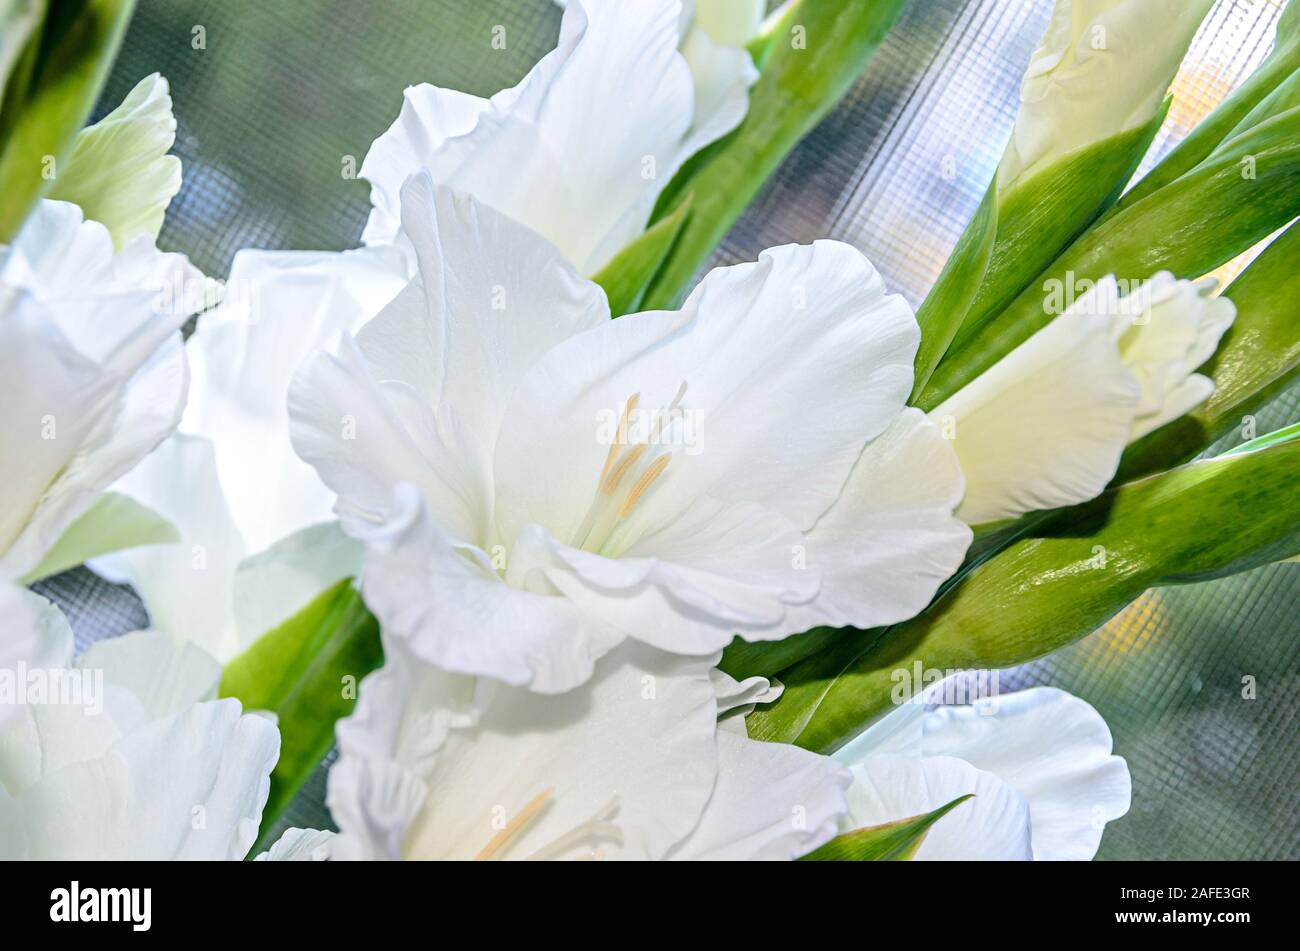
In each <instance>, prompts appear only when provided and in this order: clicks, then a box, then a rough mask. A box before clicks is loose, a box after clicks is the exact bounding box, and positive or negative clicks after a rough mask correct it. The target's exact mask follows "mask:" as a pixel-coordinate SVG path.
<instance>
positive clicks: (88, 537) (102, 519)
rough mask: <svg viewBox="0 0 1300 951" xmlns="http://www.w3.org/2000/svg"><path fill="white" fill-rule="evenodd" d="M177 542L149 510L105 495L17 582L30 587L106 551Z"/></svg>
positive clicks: (123, 498) (171, 530) (117, 496)
mask: <svg viewBox="0 0 1300 951" xmlns="http://www.w3.org/2000/svg"><path fill="white" fill-rule="evenodd" d="M180 540H181V536H180V534H179V533H178V532H177V531H176V527H175V526H174V525H172V523H171V522H169V521H167V519H165V518H163V517H162V516H161V515H159V514H158V513H157V512H155V511H154V510H153V509H151V508H149V507H148V506H145V505H142V504H140V503H139V502H137V501H136V500H135V499H133V498H131V497H130V496H127V495H121V494H120V493H117V492H105V493H104V494H103V495H101V496H100V497H99V500H98V501H97V502H96V503H95V504H94V505H92V506H91V507H90V508H89V509H88V510H87V511H86V512H84V513H83V514H82V515H81V516H80V517H78V518H77V520H76V521H74V522H73V523H72V524H71V525H69V526H68V527H67V529H66V530H65V531H64V532H63V534H62V535H61V536H59V540H58V541H57V542H55V543H54V545H53V547H52V548H50V550H49V551H47V552H46V553H45V557H44V558H42V559H41V563H40V564H39V565H37V566H36V567H35V568H33V569H32V570H31V571H30V572H29V573H28V574H27V575H26V576H24V577H23V578H22V579H21V583H22V584H33V583H35V582H37V581H40V580H41V579H42V578H48V577H50V575H57V574H58V573H59V572H60V571H67V570H68V569H69V568H75V567H77V565H81V564H85V563H86V562H87V561H89V560H90V559H91V558H95V557H97V556H99V555H107V554H109V553H110V552H115V551H124V550H126V549H128V548H139V547H140V546H141V545H167V544H172V543H175V542H178V541H180Z"/></svg>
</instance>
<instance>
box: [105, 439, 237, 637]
mask: <svg viewBox="0 0 1300 951" xmlns="http://www.w3.org/2000/svg"><path fill="white" fill-rule="evenodd" d="M117 487H118V489H119V490H120V491H123V492H125V493H127V494H129V495H131V496H132V497H134V498H137V499H139V500H141V501H142V502H144V503H145V504H147V505H149V506H150V507H151V508H153V509H154V510H155V511H156V512H158V513H159V514H161V515H162V516H163V517H164V518H167V519H168V520H169V521H171V523H172V524H173V525H174V526H175V527H176V529H177V531H178V532H179V533H180V536H181V540H180V542H179V543H178V544H170V545H147V546H143V547H140V548H132V549H128V550H127V551H122V552H117V553H116V554H113V555H109V556H107V557H105V558H98V559H95V561H94V562H93V563H92V567H93V568H94V569H95V570H96V571H97V572H99V573H100V574H102V575H104V576H105V577H108V578H109V579H110V580H114V581H129V582H130V583H131V585H132V586H133V587H134V588H135V589H136V591H137V593H139V595H140V597H141V599H142V600H143V601H144V605H145V610H147V611H148V612H149V619H150V622H151V624H152V626H153V627H155V628H157V629H159V630H163V631H167V632H168V633H170V634H173V635H174V636H176V637H178V638H183V639H184V640H187V641H190V642H192V643H194V644H197V645H198V646H199V647H201V648H203V649H204V650H205V651H207V652H208V653H209V654H211V655H213V656H214V657H216V658H218V659H219V660H223V661H224V660H228V659H229V658H231V657H233V656H235V654H237V653H238V652H239V650H240V649H241V648H242V647H243V646H246V645H243V644H241V643H240V641H239V636H238V632H237V631H236V629H235V624H234V601H233V600H232V597H233V585H234V575H235V571H236V569H237V567H238V566H239V563H240V561H241V560H242V559H243V557H244V543H243V539H242V538H241V537H240V534H239V531H238V529H237V528H236V527H235V524H234V521H233V519H232V518H231V516H230V512H229V510H228V509H227V507H226V504H225V495H224V494H223V493H222V491H221V484H220V479H219V477H218V475H217V470H216V463H215V461H214V458H213V451H212V445H211V444H210V443H209V442H208V441H207V440H205V439H201V438H199V437H196V436H187V435H184V434H177V435H176V436H174V437H173V438H171V439H169V440H167V441H166V442H165V443H163V444H162V445H161V446H159V447H158V449H157V450H156V451H155V452H153V453H152V454H150V455H149V456H148V457H147V458H146V459H144V461H143V462H141V463H140V464H139V465H138V466H136V467H135V468H134V469H133V470H131V472H129V473H128V474H127V475H126V476H125V477H123V478H122V479H121V481H120V482H119V483H118V486H117ZM259 633H260V632H259Z"/></svg>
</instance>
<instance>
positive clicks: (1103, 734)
mask: <svg viewBox="0 0 1300 951" xmlns="http://www.w3.org/2000/svg"><path fill="white" fill-rule="evenodd" d="M924 730H925V739H924V744H925V752H926V755H927V756H931V755H940V756H955V757H959V758H961V759H963V760H965V761H967V762H969V763H971V764H972V765H973V766H975V767H976V768H977V769H980V770H985V771H987V772H990V773H994V774H996V775H997V776H998V777H999V778H1000V779H1001V780H1002V781H1003V782H1005V783H1006V784H1008V785H1009V786H1011V787H1013V788H1014V789H1015V790H1016V791H1017V792H1019V793H1020V795H1022V796H1023V797H1024V798H1025V799H1026V800H1027V801H1028V803H1029V814H1030V822H1031V825H1032V827H1033V852H1034V858H1035V859H1039V860H1043V859H1074V860H1082V861H1086V860H1088V859H1091V858H1092V857H1093V856H1094V855H1096V854H1097V848H1098V846H1099V845H1100V844H1101V836H1102V832H1103V831H1104V830H1105V827H1106V823H1107V822H1112V821H1114V820H1115V819H1118V818H1119V817H1120V816H1122V815H1124V814H1125V813H1126V812H1128V808H1129V802H1130V798H1131V794H1132V785H1133V784H1132V780H1131V778H1130V776H1129V771H1128V765H1127V764H1126V763H1125V762H1124V760H1123V759H1122V758H1120V757H1118V756H1112V755H1111V737H1110V730H1109V729H1107V727H1106V722H1105V721H1104V720H1103V719H1102V718H1101V716H1100V715H1099V714H1098V713H1097V711H1096V710H1094V709H1093V708H1092V707H1091V706H1089V705H1088V704H1087V703H1086V702H1085V701H1083V700H1080V699H1079V698H1078V697H1073V696H1071V695H1070V694H1068V693H1066V692H1065V691H1063V690H1057V689H1056V688H1054V687H1034V688H1032V689H1029V690H1022V691H1019V692H1017V693H1012V694H1007V695H1005V696H1001V697H997V698H993V699H991V700H987V701H983V702H981V703H980V704H979V705H977V706H948V707H940V708H938V709H937V710H935V711H934V712H933V713H931V714H929V715H927V717H926V720H925V727H924Z"/></svg>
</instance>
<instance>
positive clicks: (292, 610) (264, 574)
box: [233, 522, 365, 644]
mask: <svg viewBox="0 0 1300 951" xmlns="http://www.w3.org/2000/svg"><path fill="white" fill-rule="evenodd" d="M364 554H365V552H364V550H363V548H362V546H361V545H360V544H359V543H358V542H356V541H354V540H353V539H351V538H349V537H348V536H347V535H345V534H344V533H343V529H342V527H341V526H340V525H339V523H338V522H323V523H321V524H320V525H312V526H310V527H308V528H304V529H303V530H302V531H300V532H295V533H294V534H292V535H289V536H288V537H286V538H282V539H281V540H280V541H278V542H276V543H275V544H274V545H272V546H271V547H270V548H268V549H266V551H263V552H259V553H258V554H256V555H253V556H251V557H249V558H245V559H244V560H243V561H242V562H240V563H239V567H238V568H237V569H236V571H235V577H234V586H233V594H234V612H235V628H236V630H238V631H239V640H240V643H241V644H251V643H252V642H253V641H254V640H256V639H257V638H258V637H260V636H261V635H262V634H264V633H266V632H267V631H269V630H271V629H272V628H275V627H278V626H279V625H281V624H283V623H284V622H285V621H287V620H289V618H291V617H293V616H294V615H295V614H297V613H298V612H299V611H301V610H302V609H303V608H304V607H306V606H307V605H308V604H310V603H311V602H312V601H313V600H315V598H316V597H317V596H318V595H320V594H321V592H323V591H325V589H327V588H329V587H331V586H333V585H335V584H337V583H338V582H340V581H342V580H343V579H344V578H355V577H359V576H360V574H361V566H362V561H363V559H364Z"/></svg>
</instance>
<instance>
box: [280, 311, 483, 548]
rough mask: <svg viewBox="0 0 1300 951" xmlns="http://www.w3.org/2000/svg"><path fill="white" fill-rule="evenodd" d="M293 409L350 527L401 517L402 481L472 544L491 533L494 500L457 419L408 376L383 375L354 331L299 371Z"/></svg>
mask: <svg viewBox="0 0 1300 951" xmlns="http://www.w3.org/2000/svg"><path fill="white" fill-rule="evenodd" d="M289 417H290V435H291V437H292V440H293V447H294V450H295V451H296V452H297V453H298V455H299V456H301V457H302V458H303V459H305V460H306V461H307V462H309V463H310V464H311V465H312V466H313V467H315V469H316V472H317V474H318V475H319V477H320V479H321V480H322V481H323V482H324V483H325V484H326V485H327V486H329V488H330V489H332V490H334V491H335V492H337V493H338V496H339V502H338V505H337V509H338V511H339V512H340V513H341V514H343V515H344V516H345V526H344V527H345V528H346V527H347V526H348V525H350V524H356V525H361V526H364V525H370V526H372V527H373V526H383V525H385V524H387V523H390V522H392V521H393V520H394V519H395V518H397V517H398V515H397V513H396V511H395V509H394V502H393V500H394V489H395V487H396V486H398V485H402V484H406V485H411V486H414V487H415V489H416V490H418V492H419V495H420V497H421V498H422V500H423V502H424V504H425V506H427V507H428V508H429V509H430V510H431V511H432V512H433V515H434V519H435V522H436V524H437V525H438V526H439V527H440V528H442V529H443V530H444V531H446V532H448V533H449V534H450V535H451V536H452V537H453V538H455V539H456V540H458V541H460V542H463V543H466V544H472V543H474V542H475V541H476V540H478V539H480V538H482V537H484V536H485V535H486V534H487V526H485V525H484V524H483V522H484V514H483V513H484V512H485V511H486V509H487V506H488V500H486V499H485V498H483V497H482V494H481V493H480V492H479V491H478V488H477V487H478V484H479V482H480V478H479V474H478V473H477V472H475V471H474V470H472V469H471V468H469V465H470V464H472V456H470V455H469V454H468V453H467V452H466V451H465V449H464V448H463V447H464V443H463V442H462V441H461V439H460V433H461V432H462V430H461V428H460V426H459V424H458V422H457V421H456V420H455V419H454V417H452V416H451V415H450V413H446V412H445V413H442V414H437V413H436V411H435V410H434V409H433V407H431V406H430V405H429V404H428V403H425V402H423V401H421V400H420V399H419V398H418V397H417V396H416V395H415V394H414V392H413V391H411V389H410V387H409V386H407V385H405V384H396V383H394V384H390V385H389V386H382V385H381V384H380V383H378V382H376V380H375V379H374V377H373V376H371V373H370V370H369V369H368V368H367V366H366V363H365V359H364V357H363V356H362V354H361V352H360V351H359V350H358V349H357V345H356V343H355V342H354V341H353V340H352V339H351V338H349V337H344V338H343V339H342V340H341V342H340V347H339V354H338V356H337V357H336V356H332V355H331V354H329V353H325V352H322V353H319V354H317V355H316V356H314V357H312V358H311V359H310V360H308V362H307V363H306V364H304V366H303V367H302V369H301V370H299V372H298V374H297V375H296V376H295V377H294V381H293V384H292V385H291V386H290V388H289ZM354 534H355V533H354ZM358 537H359V536H358Z"/></svg>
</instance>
